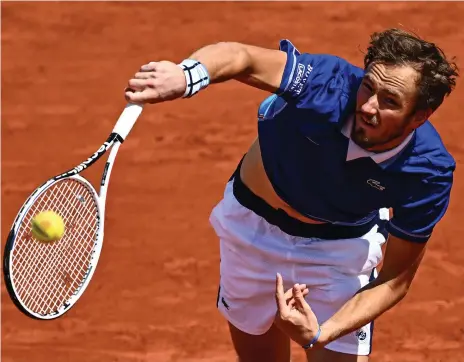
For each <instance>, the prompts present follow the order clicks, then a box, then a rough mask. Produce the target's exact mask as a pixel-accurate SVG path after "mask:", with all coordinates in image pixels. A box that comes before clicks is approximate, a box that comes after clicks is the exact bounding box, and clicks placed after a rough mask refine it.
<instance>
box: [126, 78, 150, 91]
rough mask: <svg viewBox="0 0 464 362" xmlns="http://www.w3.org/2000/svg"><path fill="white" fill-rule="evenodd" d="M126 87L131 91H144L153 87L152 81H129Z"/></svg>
mask: <svg viewBox="0 0 464 362" xmlns="http://www.w3.org/2000/svg"><path fill="white" fill-rule="evenodd" d="M127 85H128V87H129V88H130V89H133V90H144V89H145V88H147V87H153V83H152V81H148V80H146V79H130V80H129V82H128V83H127Z"/></svg>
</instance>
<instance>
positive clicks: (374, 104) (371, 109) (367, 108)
mask: <svg viewBox="0 0 464 362" xmlns="http://www.w3.org/2000/svg"><path fill="white" fill-rule="evenodd" d="M378 108H379V101H378V99H377V96H376V95H375V94H374V95H372V96H371V97H369V99H368V100H367V101H366V102H365V103H364V104H363V105H362V106H361V111H362V112H363V113H366V114H370V115H373V116H374V115H375V114H376V113H377V109H378Z"/></svg>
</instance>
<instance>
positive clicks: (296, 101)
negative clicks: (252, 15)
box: [276, 39, 364, 123]
mask: <svg viewBox="0 0 464 362" xmlns="http://www.w3.org/2000/svg"><path fill="white" fill-rule="evenodd" d="M279 49H280V50H281V51H283V52H285V53H286V54H287V62H286V65H285V69H284V72H283V76H282V80H281V84H280V87H279V89H278V90H277V91H276V94H277V96H278V97H280V98H281V99H282V101H283V102H284V103H285V104H289V105H291V106H292V107H291V109H298V110H304V111H305V113H307V114H305V118H312V119H318V120H319V121H327V122H330V123H338V122H339V121H340V120H341V119H344V118H345V117H346V116H347V115H348V114H349V113H351V112H353V111H354V109H355V105H356V94H357V90H358V88H359V85H360V84H361V81H362V78H363V77H364V70H363V69H361V68H359V67H357V66H355V65H353V64H351V63H350V62H348V61H347V60H345V59H343V58H341V57H339V56H336V55H332V54H320V53H303V52H300V50H298V49H297V48H296V47H295V46H294V45H293V43H292V42H291V41H290V40H287V39H284V40H281V41H280V44H279Z"/></svg>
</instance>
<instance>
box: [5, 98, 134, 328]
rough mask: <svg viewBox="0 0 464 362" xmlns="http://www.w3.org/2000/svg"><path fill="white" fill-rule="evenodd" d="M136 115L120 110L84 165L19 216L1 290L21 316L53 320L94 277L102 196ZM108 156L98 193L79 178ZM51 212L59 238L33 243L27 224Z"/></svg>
mask: <svg viewBox="0 0 464 362" xmlns="http://www.w3.org/2000/svg"><path fill="white" fill-rule="evenodd" d="M141 112H142V106H140V105H136V104H128V105H126V107H125V109H124V111H123V112H122V113H121V115H120V117H119V119H118V121H117V123H116V125H115V126H114V129H113V132H111V134H110V136H109V137H108V139H107V140H106V142H105V143H103V145H101V146H100V148H99V149H98V150H97V151H96V152H95V153H94V154H93V155H92V156H90V157H89V158H88V159H87V160H85V161H84V162H82V163H81V164H79V165H78V166H76V167H74V168H73V169H71V170H69V171H67V172H65V173H62V174H60V175H58V176H55V177H53V178H51V179H49V180H48V181H47V182H45V183H44V184H43V185H42V186H40V187H38V188H37V189H36V190H35V191H34V192H33V193H32V194H31V195H30V196H29V197H28V199H27V200H26V202H25V203H24V204H23V206H22V207H21V209H20V210H19V213H18V215H17V216H16V219H15V220H14V223H13V226H12V228H11V230H10V233H9V235H8V239H7V242H6V246H5V252H4V255H3V272H4V278H5V285H6V288H7V290H8V293H9V295H10V297H11V299H12V300H13V302H14V304H15V305H16V306H17V307H18V308H19V310H20V311H22V312H23V313H25V314H26V315H27V316H29V317H32V318H37V319H54V318H57V317H60V316H61V315H63V314H64V313H66V312H67V311H68V310H70V308H71V307H72V306H73V305H74V304H75V303H76V302H77V300H78V299H79V298H80V297H81V295H82V294H83V293H84V291H85V289H86V288H87V286H88V285H89V282H90V280H91V278H92V276H93V273H94V272H95V268H96V266H97V263H98V259H99V257H100V253H101V250H102V245H103V231H104V221H105V220H104V216H105V201H106V192H107V189H108V181H109V178H110V174H111V169H112V168H113V163H114V160H115V157H116V154H117V152H118V149H119V146H120V145H121V143H122V142H123V141H124V139H125V138H126V137H127V135H128V134H129V132H130V130H131V129H132V127H133V126H134V124H135V121H136V120H137V118H138V117H139V115H140V113H141ZM110 148H111V152H110V154H109V156H108V159H107V162H106V165H105V167H104V171H103V175H102V178H101V182H100V193H99V194H98V193H97V192H96V190H95V188H94V187H93V186H92V185H91V184H90V182H89V181H87V180H86V179H85V178H84V177H82V176H81V175H80V173H81V172H82V171H83V170H85V169H87V168H88V167H89V166H91V165H92V164H93V163H95V162H96V161H97V160H98V159H99V158H100V157H102V156H103V155H104V154H105V153H106V151H108V149H110ZM45 210H52V211H54V212H56V213H58V214H59V215H60V216H61V217H62V218H63V220H64V222H65V233H64V235H63V237H62V238H61V239H59V240H57V241H55V242H52V243H44V242H40V241H38V240H36V239H35V238H34V237H33V236H32V234H31V220H32V218H33V217H34V215H36V214H37V213H39V212H41V211H45Z"/></svg>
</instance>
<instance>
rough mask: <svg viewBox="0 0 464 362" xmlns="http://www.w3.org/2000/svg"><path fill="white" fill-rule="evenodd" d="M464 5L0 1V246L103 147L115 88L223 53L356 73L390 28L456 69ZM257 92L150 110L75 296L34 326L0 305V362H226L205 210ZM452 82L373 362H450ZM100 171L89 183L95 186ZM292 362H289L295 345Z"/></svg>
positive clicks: (212, 93) (455, 337) (455, 339)
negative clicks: (60, 179) (281, 56)
mask: <svg viewBox="0 0 464 362" xmlns="http://www.w3.org/2000/svg"><path fill="white" fill-rule="evenodd" d="M463 18H464V3H457V2H449V3H427V2H411V3H400V2H392V3H382V2H371V3H364V2H358V3H348V2H334V3H329V2H318V3H315V2H314V3H313V2H295V3H283V2H255V3H253V2H237V3H231V2H222V3H211V2H163V3H161V2H75V3H68V2H38V3H33V2H2V3H1V22H2V34H1V51H2V53H1V54H2V58H1V62H2V73H1V76H2V83H1V86H2V92H1V95H2V107H1V110H2V124H1V136H2V138H1V141H2V148H1V162H2V169H1V172H2V184H1V186H2V210H1V211H2V221H1V222H2V235H1V239H2V247H3V245H4V243H5V239H6V236H7V233H8V230H9V228H10V226H11V223H12V222H13V219H14V217H15V215H16V213H17V211H18V210H19V208H20V206H21V205H22V203H23V201H24V200H25V199H26V197H27V196H28V195H29V194H30V192H31V191H33V190H34V189H35V188H36V187H37V186H38V185H40V184H41V183H42V182H43V181H45V180H46V179H48V178H49V177H51V176H53V175H56V174H58V173H60V172H63V171H65V170H67V169H69V168H70V167H74V166H75V165H77V164H78V163H80V162H82V160H84V159H85V158H87V157H88V156H89V155H90V154H92V153H93V152H94V151H96V149H97V148H98V147H99V145H100V144H101V143H102V142H103V141H104V140H105V139H106V137H107V135H108V134H109V132H110V131H111V129H112V127H113V125H114V122H115V121H116V119H117V117H118V116H119V114H120V112H121V111H122V109H123V107H124V105H125V100H124V97H123V90H124V87H125V86H126V83H127V80H128V79H129V78H130V77H131V76H132V75H133V74H134V73H135V72H136V71H137V70H138V69H139V67H140V66H141V65H142V64H144V63H147V62H149V61H155V60H172V61H175V62H180V61H181V60H182V59H184V58H185V57H187V56H188V55H189V54H190V53H191V52H193V51H194V50H196V49H197V48H199V47H201V46H203V45H206V44H209V43H213V42H218V41H223V40H231V41H239V42H247V43H251V44H254V45H259V46H265V47H273V48H277V47H278V43H279V40H280V39H282V38H288V39H290V40H291V41H292V42H293V43H294V44H295V45H296V46H297V47H298V48H299V50H300V51H303V52H318V53H333V54H336V55H340V56H342V57H345V58H346V59H348V60H349V61H351V62H353V63H354V64H356V65H362V58H363V53H362V52H363V50H364V49H365V47H366V45H367V42H368V36H369V34H370V33H371V32H373V31H376V30H383V29H384V28H386V27H397V26H401V27H403V28H405V29H409V30H412V31H414V32H416V33H418V34H419V35H421V36H423V37H425V38H426V39H428V40H430V41H433V42H436V43H437V44H438V45H439V46H441V47H442V48H443V49H444V50H445V52H446V53H447V54H448V55H449V56H456V57H457V61H458V64H459V65H460V66H461V68H463V69H464V47H463V44H464V28H463V27H462V19H463ZM266 96H267V94H266V93H264V92H262V91H259V90H255V89H251V88H249V87H247V86H245V85H242V84H240V83H238V82H234V81H232V82H229V83H226V84H220V85H213V86H211V87H210V88H209V89H208V90H207V91H205V92H202V93H200V94H199V95H198V96H196V97H195V98H192V99H189V100H179V101H175V102H170V103H165V104H160V105H156V106H147V107H146V109H145V111H144V113H143V114H142V116H141V117H140V119H139V122H138V124H137V125H136V126H135V128H134V129H133V130H132V132H131V134H130V135H129V137H128V139H127V141H126V142H125V143H124V144H123V145H122V147H121V151H120V153H119V154H118V157H117V159H116V163H115V167H114V170H113V174H112V177H111V180H110V185H109V191H108V200H107V215H106V220H107V224H106V230H105V240H104V245H103V251H102V256H101V258H100V262H99V264H98V268H97V270H96V273H95V275H94V278H93V280H92V281H91V283H90V285H89V287H88V289H87V290H86V292H85V293H84V295H83V297H82V298H81V299H80V300H79V301H78V303H77V304H76V305H75V307H74V308H73V309H72V310H71V311H70V312H69V313H67V314H66V315H65V316H64V317H62V318H60V319H58V320H55V321H49V322H42V321H34V320H32V319H29V318H27V317H26V316H24V315H23V314H21V313H20V312H19V311H18V310H17V309H16V308H15V307H14V305H13V304H12V303H11V301H10V299H9V297H8V295H7V292H6V290H5V288H4V287H3V288H2V316H1V317H2V330H1V335H2V353H1V357H2V361H4V362H50V361H57V362H82V361H86V362H115V361H125V362H171V361H191V362H201V361H202V362H207V361H208V362H226V361H231V362H235V358H234V354H233V352H232V351H233V349H232V345H231V342H230V340H229V336H228V330H227V326H226V322H225V320H224V319H223V318H222V317H221V316H220V314H219V312H217V310H216V308H215V302H216V292H217V284H218V280H219V276H218V267H219V255H218V243H217V239H216V237H215V235H214V233H213V231H212V228H211V227H210V226H209V222H208V217H209V213H210V211H211V209H212V207H213V206H214V205H215V203H216V202H218V201H219V200H220V198H221V195H222V192H223V188H224V185H225V182H226V181H227V180H228V178H229V176H230V175H231V173H232V172H233V170H234V168H235V166H236V163H237V162H238V161H239V160H240V158H241V156H242V155H243V153H244V152H245V151H246V150H247V147H248V145H249V144H250V143H251V142H252V140H253V139H254V138H255V137H256V129H257V125H256V122H257V120H256V112H257V107H258V104H259V103H260V102H261V101H262V100H263V99H264V98H265V97H266ZM463 98H464V79H460V80H459V81H458V87H457V89H456V90H455V92H454V93H453V94H452V95H451V97H450V98H449V99H447V100H446V101H445V103H444V105H443V106H442V108H441V109H440V110H439V111H438V113H437V114H436V115H433V116H432V118H431V119H432V121H433V123H434V124H435V125H436V127H437V128H438V130H439V131H440V132H441V135H442V137H443V139H444V142H445V144H446V145H447V146H448V148H449V150H450V151H451V153H452V154H453V155H454V157H455V158H456V160H457V163H458V168H457V171H456V183H455V186H454V191H453V197H452V202H451V205H450V207H449V212H448V214H447V215H446V216H445V218H444V220H443V222H442V223H441V224H440V225H439V226H438V227H437V229H436V232H435V233H434V236H433V237H432V239H431V241H430V242H429V244H430V247H429V250H428V253H427V255H426V257H425V261H424V263H423V265H422V266H421V268H420V270H419V272H418V275H417V277H416V281H415V283H414V284H413V286H412V290H411V291H410V294H409V295H408V296H407V298H406V299H405V300H404V301H403V302H401V303H400V304H399V305H398V306H397V307H396V308H395V309H393V310H391V311H390V312H388V313H386V314H385V315H384V316H382V317H381V318H380V319H379V320H378V321H377V322H376V330H375V333H374V353H373V355H372V361H375V362H390V361H400V362H412V361H417V362H419V361H420V362H432V361H453V362H458V361H464V292H463V290H464V289H463V280H464V241H463V235H464V222H463V221H462V215H463V213H464V204H463V203H462V197H463V195H464V176H463V173H462V170H461V167H462V161H463V157H464V145H463V143H462V135H463V134H464V116H463V114H462V109H459V106H460V105H461V106H462V99H463ZM103 165H104V163H100V162H99V163H98V164H97V165H96V166H94V167H92V168H91V169H90V170H89V171H88V172H86V173H85V174H84V175H86V176H87V177H88V178H89V179H90V180H91V181H93V182H94V183H98V180H99V177H100V175H101V172H102V168H103ZM294 355H295V357H294V361H297V362H302V361H304V355H303V353H302V351H301V348H300V347H298V346H296V345H295V346H294Z"/></svg>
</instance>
